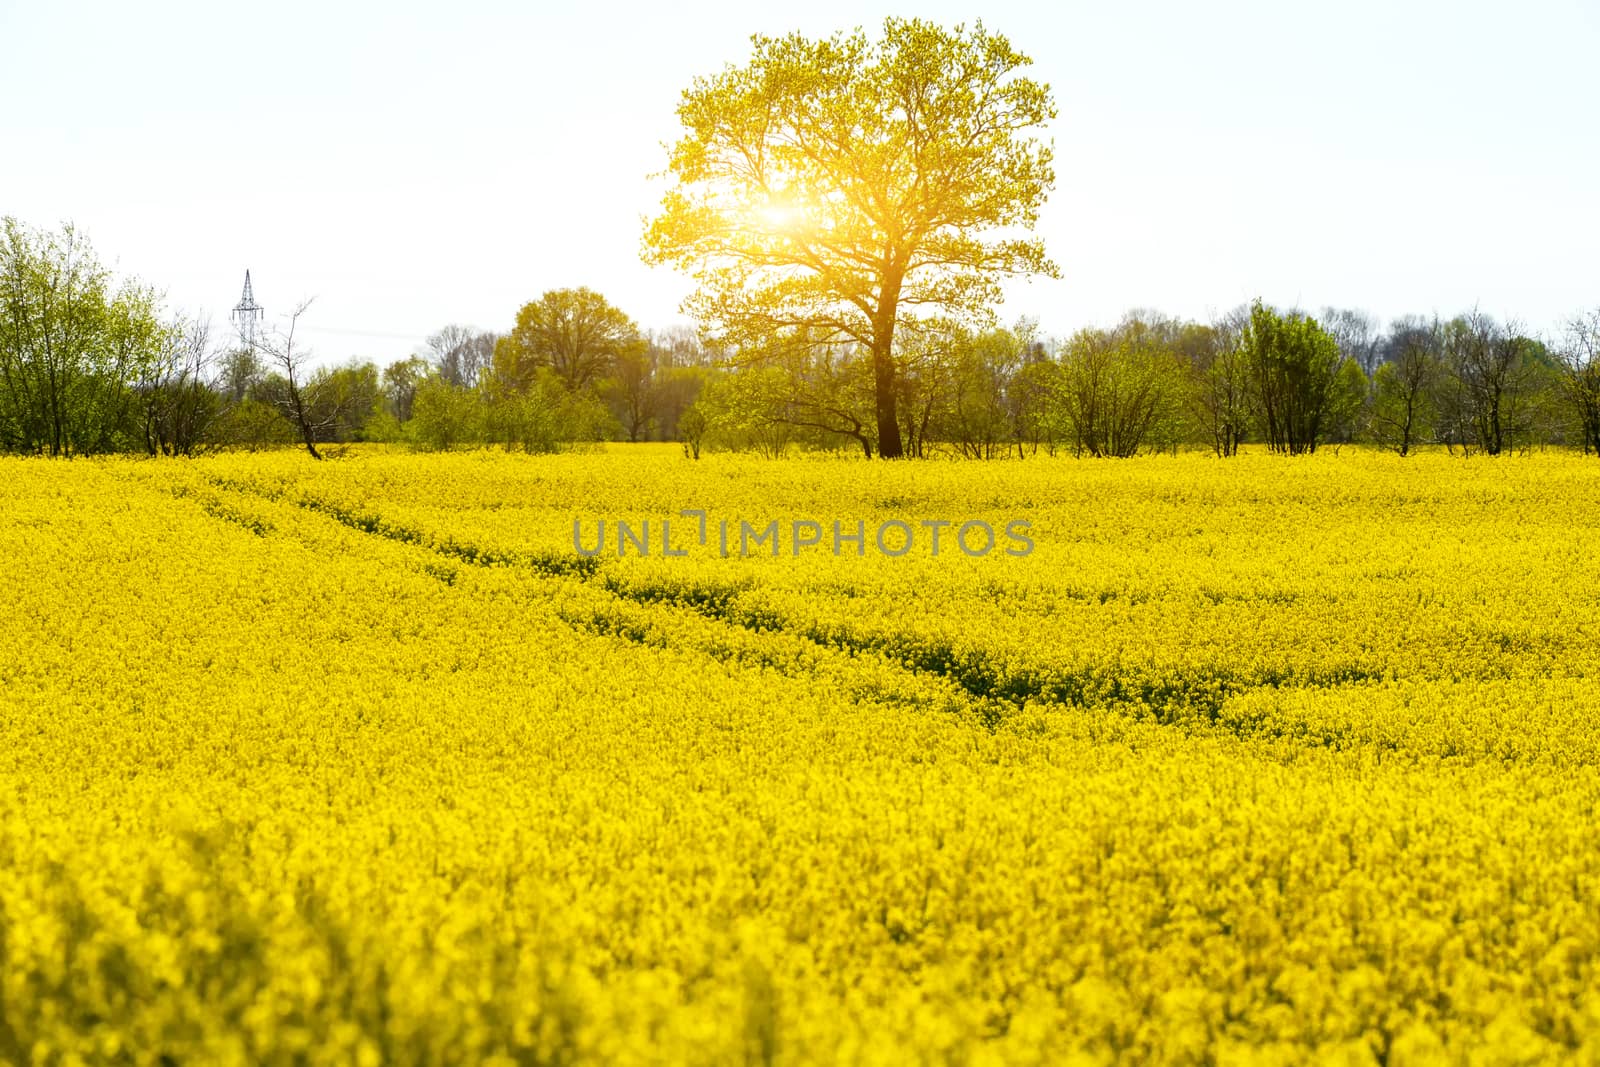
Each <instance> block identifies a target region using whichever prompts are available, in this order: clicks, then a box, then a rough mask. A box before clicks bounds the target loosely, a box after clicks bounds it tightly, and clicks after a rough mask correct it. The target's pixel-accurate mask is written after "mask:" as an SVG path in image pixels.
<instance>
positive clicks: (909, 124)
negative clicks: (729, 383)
mask: <svg viewBox="0 0 1600 1067" xmlns="http://www.w3.org/2000/svg"><path fill="white" fill-rule="evenodd" d="M752 43H753V45H754V54H753V55H752V57H751V59H750V61H749V62H748V63H746V64H745V65H743V66H739V67H734V66H730V67H728V68H727V69H725V70H723V71H722V72H721V73H720V74H716V75H713V76H710V77H702V78H699V79H697V80H696V81H695V82H694V84H693V85H692V86H690V88H689V89H688V90H687V91H686V92H685V93H684V95H683V100H682V101H681V103H680V104H679V106H678V117H679V119H680V120H681V121H682V123H683V126H684V129H685V134H684V136H683V137H682V138H681V139H680V140H679V141H678V142H677V144H676V145H674V146H673V147H672V149H671V153H670V157H669V161H668V168H669V170H670V172H671V176H672V177H673V178H674V179H675V184H674V186H673V188H672V189H670V190H669V191H668V193H667V194H666V196H665V198H664V200H663V202H662V212H661V214H660V215H659V216H658V217H657V218H656V219H654V220H653V221H652V222H651V224H650V225H649V228H648V230H647V232H646V237H645V256H646V258H647V259H648V260H651V261H652V262H656V263H671V264H674V265H676V266H678V267H680V268H682V269H685V270H687V271H688V272H690V273H691V274H692V275H693V276H694V277H695V279H696V281H697V282H698V283H699V288H698V291H697V293H696V294H695V295H694V296H692V297H691V298H690V299H689V300H688V301H687V302H686V304H685V310H686V311H689V312H690V313H691V314H694V315H695V316H696V317H697V318H699V319H700V320H701V321H702V322H703V323H705V325H706V326H707V327H708V328H709V329H711V330H712V331H714V332H715V333H716V334H717V335H718V336H719V339H720V340H722V341H724V342H725V343H728V344H730V345H732V346H734V347H736V348H741V349H743V348H747V347H748V348H751V349H753V350H758V351H759V350H772V349H773V348H774V347H775V346H774V341H775V340H776V336H775V335H778V336H781V335H793V336H799V335H803V336H805V337H809V338H814V339H815V340H816V341H817V343H820V344H837V343H839V342H843V341H853V342H855V343H857V344H859V345H861V346H862V347H863V348H864V349H865V350H866V351H867V352H868V353H869V354H870V356H871V360H872V371H873V386H874V388H873V392H874V402H875V408H876V411H875V421H876V423H877V426H876V430H877V441H878V454H879V455H881V456H883V457H884V458H886V459H893V458H896V457H899V456H900V455H901V454H902V445H901V438H900V425H899V422H898V421H897V419H896V411H895V395H896V389H895V378H896V364H895V358H896V349H895V343H894V342H895V331H896V328H897V326H899V325H901V323H902V322H903V321H904V319H905V318H906V317H907V316H912V315H917V314H918V313H922V312H940V313H945V314H956V315H968V316H981V315H983V314H985V313H986V312H987V311H988V309H989V308H991V307H992V306H993V304H994V303H996V302H997V301H998V300H999V298H1000V290H999V283H1000V281H1001V279H1003V278H1004V277H1007V276H1013V275H1028V274H1048V275H1051V276H1054V275H1056V273H1057V270H1056V267H1055V265H1054V264H1053V263H1051V262H1050V260H1049V259H1048V258H1046V256H1045V252H1044V246H1043V243H1042V242H1041V241H1039V240H1037V239H1033V238H1030V237H1026V236H1023V235H1022V233H1021V231H1023V230H1026V229H1028V228H1031V227H1032V225H1033V224H1034V222H1035V221H1036V219H1037V215H1038V210H1039V207H1040V206H1041V205H1042V204H1043V203H1044V200H1045V197H1046V195H1047V194H1048V193H1049V191H1050V189H1051V186H1052V185H1053V184H1054V180H1055V175H1054V171H1053V170H1052V168H1051V149H1050V147H1049V146H1048V145H1046V144H1043V143H1041V142H1039V141H1038V140H1037V139H1035V138H1034V137H1033V136H1032V133H1033V131H1036V130H1038V129H1039V128H1040V127H1041V126H1042V125H1043V124H1044V123H1045V122H1046V121H1048V120H1049V119H1051V118H1053V117H1054V116H1055V108H1054V106H1053V104H1052V103H1051V99H1050V91H1049V87H1048V86H1047V85H1044V84H1041V83H1039V82H1035V81H1032V80H1030V79H1028V78H1024V77H1020V76H1018V75H1017V74H1016V71H1017V70H1018V69H1019V68H1022V67H1025V66H1027V65H1028V64H1029V63H1030V62H1031V61H1030V60H1029V59H1028V58H1027V57H1026V56H1024V55H1023V54H1022V53H1020V52H1018V51H1017V50H1016V49H1014V48H1013V47H1012V46H1011V43H1010V42H1009V41H1007V40H1006V39H1005V38H1004V37H1002V36H1000V35H998V34H992V33H989V32H987V31H985V30H984V28H983V26H982V24H981V23H979V24H975V25H974V26H973V28H972V29H970V30H968V29H967V28H965V27H963V26H957V27H955V28H954V29H953V30H947V29H944V28H942V27H939V26H936V25H932V24H930V23H927V22H924V21H921V20H919V19H898V18H890V19H887V20H886V21H885V22H884V29H883V37H882V38H881V39H880V40H878V41H870V40H868V38H867V37H866V36H865V35H864V34H863V33H862V31H860V30H856V31H855V32H853V33H849V34H843V33H841V34H835V35H834V36H833V37H830V38H828V39H826V40H816V41H813V40H808V39H806V38H805V37H802V36H800V35H798V34H791V35H790V36H787V37H781V38H774V37H763V36H759V35H758V36H756V37H754V38H752ZM997 231H998V232H997Z"/></svg>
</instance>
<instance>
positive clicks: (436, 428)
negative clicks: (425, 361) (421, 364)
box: [408, 378, 484, 452]
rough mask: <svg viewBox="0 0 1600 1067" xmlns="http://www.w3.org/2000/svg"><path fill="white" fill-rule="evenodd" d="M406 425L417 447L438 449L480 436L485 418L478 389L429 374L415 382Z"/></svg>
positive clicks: (449, 447)
mask: <svg viewBox="0 0 1600 1067" xmlns="http://www.w3.org/2000/svg"><path fill="white" fill-rule="evenodd" d="M408 428H409V431H410V434H411V436H412V440H413V441H414V442H415V443H416V445H417V446H418V447H419V448H425V449H431V450H433V451H438V452H446V451H449V450H450V449H452V448H454V447H456V446H457V445H461V444H465V443H467V442H469V441H474V440H480V439H481V434H482V433H483V429H484V420H483V412H482V405H481V403H480V401H479V396H478V393H477V392H476V391H475V390H472V389H467V388H464V387H462V386H458V385H452V384H450V383H449V382H447V381H445V380H444V379H443V378H428V379H426V380H424V381H423V382H422V383H421V384H419V385H418V386H417V392H416V396H415V397H414V399H413V402H412V409H411V422H410V424H409V427H408Z"/></svg>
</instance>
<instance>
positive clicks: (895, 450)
mask: <svg viewBox="0 0 1600 1067" xmlns="http://www.w3.org/2000/svg"><path fill="white" fill-rule="evenodd" d="M903 277H904V276H903V274H902V273H901V272H899V271H898V270H895V269H893V268H891V269H889V270H887V271H886V272H885V275H884V277H883V279H882V282H881V285H880V287H879V289H878V311H877V314H876V315H875V316H873V323H872V384H873V393H874V399H875V400H876V401H877V405H876V406H877V409H878V458H879V459H899V458H901V457H902V456H903V455H905V449H904V447H903V446H902V445H901V443H900V420H899V419H898V418H897V417H896V414H895V403H894V320H895V315H896V313H897V312H898V311H899V309H900V283H901V281H902V279H903Z"/></svg>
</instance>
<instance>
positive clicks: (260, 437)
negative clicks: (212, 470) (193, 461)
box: [210, 396, 295, 452]
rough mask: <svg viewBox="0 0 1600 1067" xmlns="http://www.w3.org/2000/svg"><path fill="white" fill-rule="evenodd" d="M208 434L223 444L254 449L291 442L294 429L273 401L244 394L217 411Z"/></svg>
mask: <svg viewBox="0 0 1600 1067" xmlns="http://www.w3.org/2000/svg"><path fill="white" fill-rule="evenodd" d="M210 438H211V441H212V443H214V444H216V445H217V446H219V447H222V448H238V449H244V450H246V451H250V452H256V451H259V450H261V449H264V448H279V447H281V446H283V445H288V444H293V443H294V440H295V429H294V427H293V426H292V425H291V424H290V423H289V420H288V419H286V418H284V416H283V413H282V412H281V411H280V410H279V409H278V408H277V406H276V405H274V404H270V403H267V402H265V401H263V400H260V399H258V398H256V397H253V396H247V397H245V398H244V399H242V400H240V401H239V402H238V403H236V404H230V405H229V406H227V407H226V408H225V409H224V410H223V411H222V412H221V414H219V415H218V417H217V419H216V421H215V423H213V425H212V428H211V432H210Z"/></svg>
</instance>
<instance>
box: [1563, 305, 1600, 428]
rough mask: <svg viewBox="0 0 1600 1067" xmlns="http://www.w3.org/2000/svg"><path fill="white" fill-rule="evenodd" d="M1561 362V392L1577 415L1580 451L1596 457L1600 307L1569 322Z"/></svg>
mask: <svg viewBox="0 0 1600 1067" xmlns="http://www.w3.org/2000/svg"><path fill="white" fill-rule="evenodd" d="M1561 362H1562V367H1563V370H1564V372H1565V373H1564V375H1563V377H1562V386H1563V392H1564V394H1565V396H1566V398H1567V401H1568V402H1569V403H1570V404H1571V406H1572V409H1573V411H1574V412H1575V413H1576V414H1577V417H1578V427H1579V432H1580V434H1581V439H1582V441H1583V450H1584V452H1585V453H1589V452H1593V453H1594V454H1595V455H1597V456H1600V308H1596V309H1595V310H1594V311H1592V312H1590V313H1589V314H1588V315H1583V316H1579V317H1577V318H1575V319H1573V320H1572V323H1571V325H1570V326H1569V327H1568V328H1567V343H1566V345H1565V347H1564V348H1563V349H1562V352H1561Z"/></svg>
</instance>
